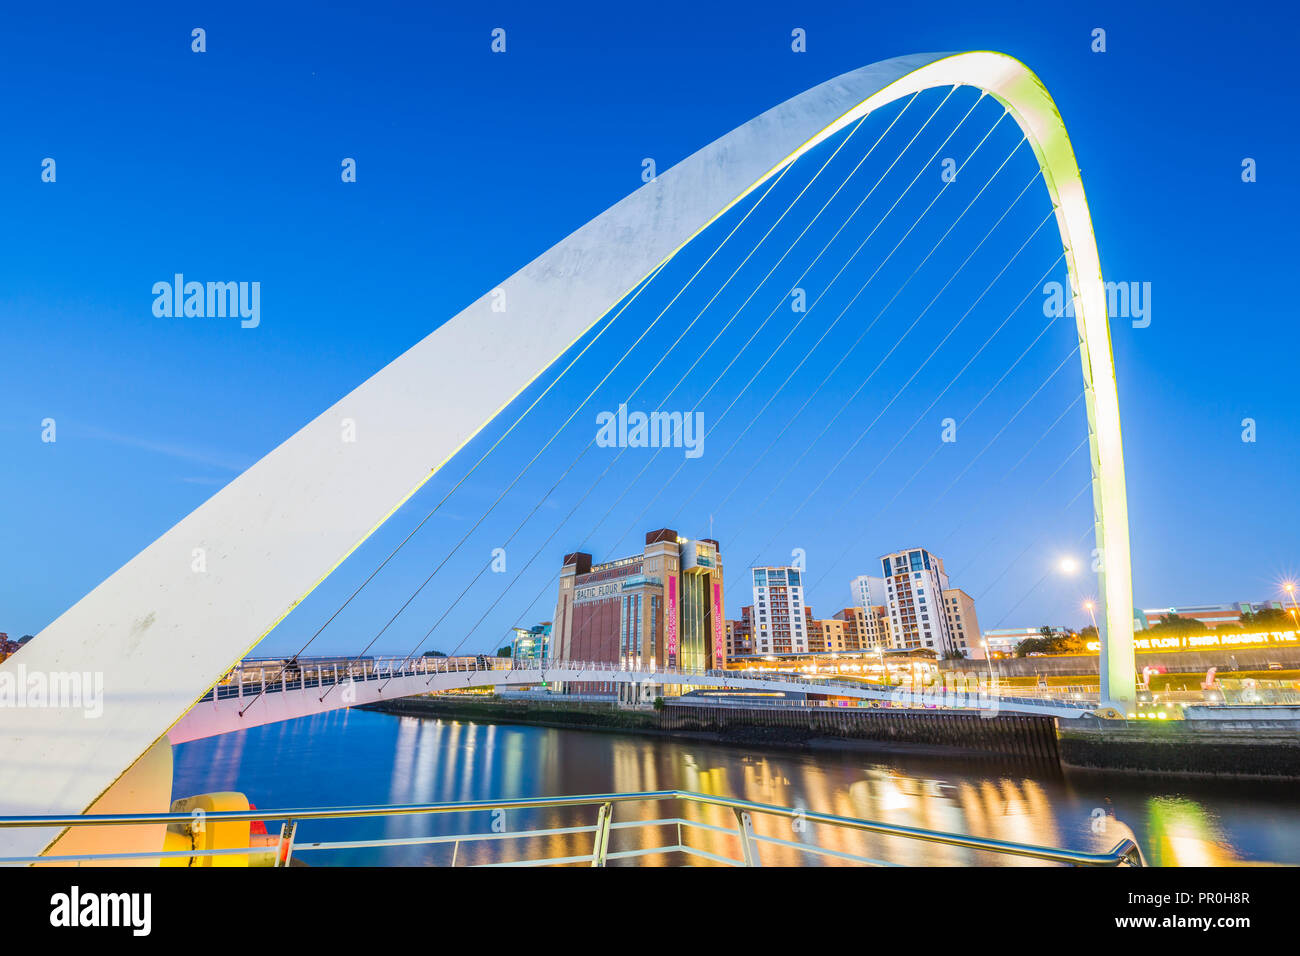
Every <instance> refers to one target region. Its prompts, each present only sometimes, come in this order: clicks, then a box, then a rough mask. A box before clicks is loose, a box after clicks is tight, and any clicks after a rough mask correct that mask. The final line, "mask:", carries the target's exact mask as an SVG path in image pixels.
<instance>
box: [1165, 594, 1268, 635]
mask: <svg viewBox="0 0 1300 956" xmlns="http://www.w3.org/2000/svg"><path fill="white" fill-rule="evenodd" d="M1268 608H1278V609H1281V610H1285V608H1284V607H1283V605H1282V602H1281V601H1254V602H1251V601H1236V602H1233V603H1231V604H1190V605H1187V606H1184V607H1153V608H1146V609H1144V610H1143V611H1142V613H1141V617H1142V618H1143V619H1144V621H1145V624H1146V627H1150V626H1151V625H1152V624H1154V623H1156V622H1157V621H1159V620H1160V618H1161V617H1163V616H1164V615H1166V614H1177V615H1178V616H1179V617H1186V618H1191V619H1193V620H1196V621H1200V622H1201V623H1202V624H1204V625H1205V626H1206V627H1207V628H1209V629H1210V630H1214V629H1215V628H1216V627H1218V626H1219V625H1220V624H1239V623H1241V616H1242V615H1243V614H1247V613H1257V612H1259V611H1263V610H1266V609H1268ZM1144 629H1145V628H1144Z"/></svg>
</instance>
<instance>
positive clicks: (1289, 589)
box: [1282, 581, 1300, 625]
mask: <svg viewBox="0 0 1300 956" xmlns="http://www.w3.org/2000/svg"><path fill="white" fill-rule="evenodd" d="M1282 590H1283V591H1285V592H1286V594H1287V597H1289V598H1290V599H1291V623H1292V624H1293V625H1300V620H1298V619H1297V612H1300V604H1296V600H1295V582H1294V581H1287V582H1285V583H1284V584H1283V585H1282Z"/></svg>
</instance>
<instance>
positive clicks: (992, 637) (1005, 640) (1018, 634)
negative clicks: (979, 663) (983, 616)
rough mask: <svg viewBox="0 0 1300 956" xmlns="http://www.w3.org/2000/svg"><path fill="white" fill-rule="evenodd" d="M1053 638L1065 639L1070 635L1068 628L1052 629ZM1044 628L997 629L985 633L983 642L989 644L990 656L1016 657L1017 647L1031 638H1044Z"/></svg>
mask: <svg viewBox="0 0 1300 956" xmlns="http://www.w3.org/2000/svg"><path fill="white" fill-rule="evenodd" d="M1050 629H1051V632H1052V636H1053V637H1065V636H1067V635H1068V634H1069V633H1070V629H1069V628H1068V627H1051V628H1050ZM1042 636H1043V628H1042V627H1041V626H1039V627H997V628H993V629H992V630H988V631H985V632H984V634H983V640H984V642H985V643H986V644H988V648H989V654H990V655H991V656H993V657H1014V656H1015V654H1016V645H1017V644H1019V643H1020V642H1021V641H1024V640H1028V639H1029V638H1031V637H1042Z"/></svg>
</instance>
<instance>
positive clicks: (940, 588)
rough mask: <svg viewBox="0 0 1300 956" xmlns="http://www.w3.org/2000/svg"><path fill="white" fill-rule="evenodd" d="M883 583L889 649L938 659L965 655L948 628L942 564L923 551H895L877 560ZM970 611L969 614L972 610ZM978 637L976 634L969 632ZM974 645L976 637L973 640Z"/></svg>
mask: <svg viewBox="0 0 1300 956" xmlns="http://www.w3.org/2000/svg"><path fill="white" fill-rule="evenodd" d="M880 563H881V569H882V571H883V572H884V579H885V597H886V606H887V607H888V609H889V624H890V628H891V631H892V635H893V646H894V647H896V648H901V649H904V650H921V649H928V650H932V651H934V652H935V653H936V654H937V655H938V656H939V657H947V656H951V655H954V654H956V653H958V652H959V651H965V650H966V648H963V647H962V646H960V645H958V644H957V642H956V640H955V639H954V637H953V634H952V631H951V630H950V628H949V624H948V613H947V610H946V607H945V604H944V592H946V591H947V590H948V589H949V588H948V575H947V573H946V572H945V571H944V569H943V560H942V559H941V558H938V557H935V556H934V555H933V554H931V553H930V552H929V551H926V550H925V549H924V548H914V549H910V550H907V551H896V552H894V553H893V554H886V555H884V556H882V557H881V559H880ZM971 611H972V614H973V611H974V606H973V605H972V607H971ZM973 633H974V635H978V631H976V632H973ZM974 639H975V643H976V644H977V645H978V643H979V638H978V636H975V637H974Z"/></svg>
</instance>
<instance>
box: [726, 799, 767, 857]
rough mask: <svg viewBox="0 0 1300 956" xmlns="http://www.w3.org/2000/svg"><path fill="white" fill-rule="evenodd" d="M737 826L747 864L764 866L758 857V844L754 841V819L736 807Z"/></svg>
mask: <svg viewBox="0 0 1300 956" xmlns="http://www.w3.org/2000/svg"><path fill="white" fill-rule="evenodd" d="M733 812H734V813H735V814H736V826H737V828H738V829H739V831H740V850H741V855H742V856H743V857H744V859H745V866H762V865H763V861H762V860H760V859H759V857H758V846H757V845H756V844H755V842H754V821H753V818H752V817H750V815H749V814H748V813H746V812H745V811H743V810H740V809H736V810H735V811H733Z"/></svg>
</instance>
